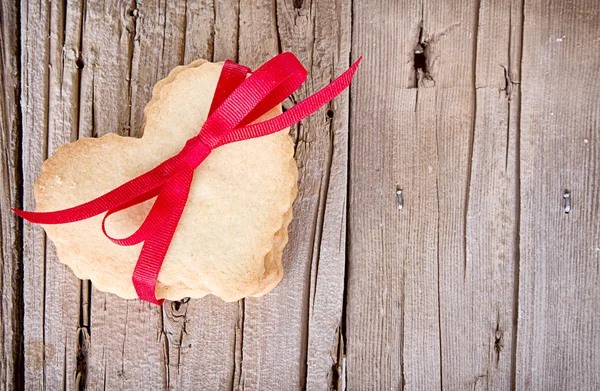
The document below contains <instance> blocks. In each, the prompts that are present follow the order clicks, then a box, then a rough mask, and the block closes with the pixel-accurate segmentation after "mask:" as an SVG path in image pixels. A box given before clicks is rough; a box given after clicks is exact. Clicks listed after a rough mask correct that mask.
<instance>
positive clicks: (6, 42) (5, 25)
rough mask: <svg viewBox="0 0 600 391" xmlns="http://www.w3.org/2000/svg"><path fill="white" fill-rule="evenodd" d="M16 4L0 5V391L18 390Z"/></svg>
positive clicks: (19, 267) (20, 330) (19, 276)
mask: <svg viewBox="0 0 600 391" xmlns="http://www.w3.org/2000/svg"><path fill="white" fill-rule="evenodd" d="M18 12H19V9H18V5H17V2H14V1H7V2H2V3H1V5H0V20H1V21H2V23H1V26H0V91H2V95H0V221H1V224H0V257H1V258H0V259H2V261H0V346H1V347H0V388H2V389H4V390H15V389H18V388H22V387H23V381H22V373H23V358H22V357H23V347H22V344H21V338H22V335H23V326H22V317H23V314H22V312H23V295H22V291H21V289H22V284H21V279H22V273H23V271H22V261H23V255H22V253H23V247H22V235H23V227H22V224H21V222H20V221H19V219H18V218H17V217H16V216H15V215H14V214H12V213H10V208H19V207H21V200H22V188H21V159H20V148H21V115H20V114H21V109H20V102H19V99H20V74H19V73H20V69H19V66H20V62H19V50H20V48H19V45H20V42H19V18H18Z"/></svg>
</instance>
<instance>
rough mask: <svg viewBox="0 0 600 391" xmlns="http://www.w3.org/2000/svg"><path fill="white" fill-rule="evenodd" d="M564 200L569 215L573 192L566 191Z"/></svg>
mask: <svg viewBox="0 0 600 391" xmlns="http://www.w3.org/2000/svg"><path fill="white" fill-rule="evenodd" d="M563 200H564V211H565V213H566V214H568V213H569V212H570V211H571V192H570V191H569V190H565V192H564V194H563Z"/></svg>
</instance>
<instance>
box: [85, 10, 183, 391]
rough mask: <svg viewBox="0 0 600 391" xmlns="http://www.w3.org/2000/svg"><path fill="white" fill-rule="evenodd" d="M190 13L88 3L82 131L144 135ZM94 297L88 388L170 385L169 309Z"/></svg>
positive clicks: (102, 295)
mask: <svg viewBox="0 0 600 391" xmlns="http://www.w3.org/2000/svg"><path fill="white" fill-rule="evenodd" d="M184 14H185V9H184V8H183V7H168V6H167V4H166V3H163V2H160V1H156V2H144V3H143V4H142V3H137V2H136V1H127V2H109V3H108V4H100V3H96V2H88V3H87V6H86V9H85V15H84V21H85V23H84V26H83V37H84V41H83V44H82V47H83V51H82V56H83V60H84V62H85V67H84V68H83V76H82V91H81V94H82V99H81V101H82V103H83V102H85V103H83V104H82V107H81V108H80V110H81V112H82V120H81V124H82V125H81V130H80V136H102V135H104V134H106V133H109V132H115V133H119V134H121V135H138V136H139V134H140V126H141V119H142V111H143V107H144V106H145V104H146V103H147V101H148V100H149V98H150V95H151V92H152V87H153V86H154V82H155V81H157V80H158V79H160V78H162V77H164V76H166V74H167V73H168V71H169V70H170V68H169V66H170V65H172V64H173V63H174V65H178V64H179V63H180V62H181V61H182V55H183V37H182V28H183V27H181V24H182V23H184V21H183V19H184V16H183V15H184ZM163 54H164V56H163ZM169 55H171V58H170V59H169V58H168V56H169ZM169 61H171V63H170V64H169V63H168V62H169ZM91 296H92V300H91V303H90V304H91V331H90V334H91V343H90V346H89V358H88V365H87V370H88V374H87V377H88V380H87V385H88V388H89V389H92V390H95V389H100V390H101V389H131V388H141V389H147V390H158V389H165V388H166V387H167V373H168V364H167V357H168V354H169V352H168V342H167V339H166V338H165V335H164V334H163V329H162V325H163V314H162V309H161V308H159V307H156V306H153V305H150V304H148V303H143V302H140V301H137V300H131V301H127V300H123V299H121V298H119V297H116V296H114V295H111V294H106V293H103V292H100V291H98V290H95V289H93V291H92V295H91Z"/></svg>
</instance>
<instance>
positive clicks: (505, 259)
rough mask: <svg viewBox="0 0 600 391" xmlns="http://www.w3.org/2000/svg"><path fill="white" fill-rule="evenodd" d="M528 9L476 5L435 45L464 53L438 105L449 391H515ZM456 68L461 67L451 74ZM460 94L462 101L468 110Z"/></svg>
mask: <svg viewBox="0 0 600 391" xmlns="http://www.w3.org/2000/svg"><path fill="white" fill-rule="evenodd" d="M521 9H522V6H521V4H519V3H518V2H511V1H506V2H489V1H482V2H480V3H477V2H475V3H472V4H470V6H466V7H465V10H464V12H462V15H461V16H462V18H463V19H465V20H467V21H468V22H467V23H466V24H465V23H462V24H461V26H459V25H457V24H456V23H457V22H458V20H459V18H455V19H454V20H446V21H445V22H444V23H441V24H440V25H442V26H443V25H452V24H451V23H454V24H453V26H454V27H453V28H451V29H450V30H448V31H447V32H445V33H444V36H443V38H440V39H439V41H436V42H435V44H432V46H431V50H432V52H433V53H436V49H437V47H438V42H439V45H444V46H446V47H447V49H446V50H447V51H448V52H453V53H454V57H452V56H449V55H448V54H449V53H447V55H446V56H443V57H441V58H440V60H439V62H438V64H439V66H436V67H433V69H432V72H433V71H435V75H432V76H433V78H434V79H435V80H436V86H440V87H443V86H444V85H448V86H450V85H452V86H456V87H457V88H453V90H450V89H447V90H443V91H440V95H442V96H446V99H441V100H439V102H441V104H440V105H439V106H438V107H437V112H438V113H439V114H438V115H439V121H438V126H439V127H438V135H439V137H438V146H439V150H438V153H439V155H440V160H441V161H443V162H444V164H443V166H441V167H440V188H439V193H438V200H439V216H440V223H439V227H438V229H439V235H440V236H439V238H440V239H439V240H440V242H439V249H440V254H439V256H440V314H441V315H440V319H441V323H440V330H441V336H442V348H441V352H442V363H441V364H442V384H443V387H444V388H450V389H462V390H473V389H475V390H479V389H509V388H510V387H511V371H512V364H513V362H512V361H513V357H514V356H513V354H512V341H513V339H514V337H515V330H514V326H513V319H514V317H515V316H516V314H515V313H514V311H515V305H516V301H515V300H516V297H515V293H514V292H515V291H514V284H515V265H516V261H517V251H518V250H517V246H518V240H517V234H518V199H519V195H518V175H517V171H516V168H517V159H518V154H517V145H518V144H517V142H516V141H517V137H518V115H519V112H518V107H519V106H518V104H519V94H518V92H519V91H518V88H513V87H515V86H518V85H516V84H515V85H513V84H512V82H511V81H510V80H511V75H512V77H514V78H515V80H516V78H518V77H519V66H520V32H521V24H520V23H521V15H520V12H521ZM513 24H514V26H513ZM434 34H435V33H434ZM465 36H467V37H469V39H464V38H462V39H461V37H465ZM434 39H435V35H434ZM449 42H455V43H457V45H452V44H449ZM428 48H429V47H428ZM461 52H462V53H465V52H467V53H468V52H472V56H473V57H472V60H471V59H469V57H468V56H464V57H462V58H460V57H459V53H461ZM513 59H514V61H513ZM457 60H458V61H457ZM461 60H462V61H461ZM450 67H455V69H456V68H457V67H458V68H459V69H458V70H457V71H455V72H453V73H448V72H447V71H445V72H444V71H443V68H446V69H449V68H450ZM438 69H439V70H440V72H439V73H438V72H437V70H438ZM438 75H439V76H438ZM453 95H454V96H456V95H459V96H461V95H462V99H461V98H457V99H456V102H459V105H458V107H456V106H457V105H456V104H455V101H454V99H452V96H453ZM469 102H472V104H471V106H470V107H469ZM469 127H470V128H469Z"/></svg>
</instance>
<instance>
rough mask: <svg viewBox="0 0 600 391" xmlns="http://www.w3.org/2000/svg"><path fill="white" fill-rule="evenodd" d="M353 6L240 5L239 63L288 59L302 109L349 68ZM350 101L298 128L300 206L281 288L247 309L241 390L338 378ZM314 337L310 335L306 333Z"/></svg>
mask: <svg viewBox="0 0 600 391" xmlns="http://www.w3.org/2000/svg"><path fill="white" fill-rule="evenodd" d="M349 29H350V8H349V2H346V1H341V2H335V3H333V2H328V1H312V2H309V1H305V2H298V1H277V2H276V4H274V3H273V2H271V1H241V3H240V31H239V33H240V40H239V60H240V62H241V63H243V64H245V65H248V66H251V67H257V66H259V65H261V64H262V63H263V62H264V61H266V60H268V59H269V58H271V57H272V56H274V55H275V54H277V53H278V52H279V51H292V52H294V53H295V54H296V55H297V56H298V58H299V59H300V61H301V62H302V63H303V64H304V65H305V67H306V68H307V69H308V71H309V79H308V81H307V82H306V84H305V86H304V87H302V88H301V89H300V90H299V91H298V92H297V93H295V94H294V95H293V98H292V100H293V101H299V100H301V99H303V98H304V97H306V96H307V95H309V94H311V93H313V92H316V91H317V90H318V89H319V88H321V87H323V86H324V85H325V84H327V83H328V82H329V81H331V80H332V78H333V77H335V76H336V75H338V74H339V73H341V71H342V70H343V69H345V68H346V67H347V66H348V64H349V63H348V60H349V54H348V52H349V40H350V35H349ZM347 105H348V98H347V93H346V94H344V96H343V97H342V98H340V99H338V100H337V101H336V102H335V103H334V104H333V105H332V106H330V107H329V109H330V110H331V113H330V115H331V116H332V117H333V119H332V118H330V117H328V116H327V109H322V110H320V111H319V112H317V113H316V114H314V115H313V116H311V117H310V118H309V119H307V120H304V121H302V123H301V125H299V126H298V127H296V130H295V138H296V143H297V145H296V161H297V163H298V167H299V170H300V180H299V192H298V198H297V200H296V202H295V204H294V220H293V222H292V224H291V228H290V234H291V236H290V243H289V244H288V246H287V248H286V251H285V254H284V277H283V281H282V282H281V283H280V285H279V286H278V287H277V288H276V289H275V290H274V291H273V292H271V293H269V294H268V295H266V296H264V297H261V298H249V299H246V300H245V315H244V322H243V350H242V355H243V362H242V366H241V376H240V384H239V387H240V388H243V389H297V388H303V387H304V386H306V387H307V388H310V389H329V387H330V385H331V383H332V382H333V380H334V378H335V377H336V376H337V375H334V373H333V372H334V370H333V369H332V368H333V367H334V364H336V361H337V352H336V349H337V344H338V338H339V337H338V335H337V334H336V332H337V330H338V328H339V326H340V318H341V312H342V297H343V287H344V272H343V270H344V263H345V217H344V215H345V203H346V164H347V146H346V142H347V141H346V140H347V118H348V109H347ZM309 330H311V331H309Z"/></svg>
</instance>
